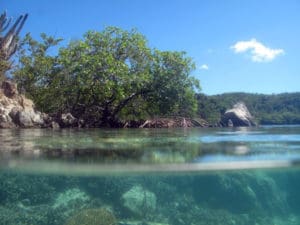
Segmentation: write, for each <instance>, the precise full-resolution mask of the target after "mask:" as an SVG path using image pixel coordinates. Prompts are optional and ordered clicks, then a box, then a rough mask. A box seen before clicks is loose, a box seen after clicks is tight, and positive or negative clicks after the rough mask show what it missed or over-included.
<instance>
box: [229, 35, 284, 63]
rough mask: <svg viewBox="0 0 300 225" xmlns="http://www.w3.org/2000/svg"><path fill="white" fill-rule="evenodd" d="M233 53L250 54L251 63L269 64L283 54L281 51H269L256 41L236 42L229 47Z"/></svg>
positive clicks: (269, 49)
mask: <svg viewBox="0 0 300 225" xmlns="http://www.w3.org/2000/svg"><path fill="white" fill-rule="evenodd" d="M230 48H231V49H233V50H234V52H235V53H243V52H250V54H251V59H252V61H253V62H270V61H272V60H273V59H275V58H276V57H277V56H279V55H281V54H283V53H284V50H283V49H271V48H268V47H267V46H265V45H263V44H262V43H261V42H258V41H257V40H256V39H254V38H253V39H251V40H250V41H238V42H237V43H235V44H234V45H233V46H231V47H230Z"/></svg>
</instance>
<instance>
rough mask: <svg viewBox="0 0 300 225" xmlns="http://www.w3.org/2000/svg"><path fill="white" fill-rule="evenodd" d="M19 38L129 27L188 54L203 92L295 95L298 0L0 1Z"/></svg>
mask: <svg viewBox="0 0 300 225" xmlns="http://www.w3.org/2000/svg"><path fill="white" fill-rule="evenodd" d="M0 9H2V11H3V10H6V11H7V14H8V15H9V16H11V17H13V18H14V19H16V18H17V17H18V16H19V15H20V14H23V13H28V14H29V17H28V20H27V21H26V24H25V26H24V27H23V30H22V33H21V36H24V35H25V34H26V33H27V32H30V33H31V34H32V36H33V37H34V38H39V34H40V33H42V32H44V33H46V34H48V35H52V36H55V37H57V38H58V37H62V38H64V40H65V42H64V43H65V44H67V43H68V42H69V41H70V40H74V39H75V40H76V39H80V38H82V35H83V34H84V33H85V32H86V31H88V30H97V31H101V30H103V29H104V28H105V27H107V26H117V27H120V28H123V29H126V30H129V29H132V28H136V29H137V30H138V31H139V32H140V33H142V34H143V35H145V37H146V38H147V40H148V43H149V46H150V47H152V48H157V49H159V50H167V51H185V52H186V53H187V55H188V56H190V57H192V59H193V60H194V62H195V64H196V67H197V68H196V70H195V71H193V72H192V75H193V76H195V77H196V78H198V79H199V80H200V83H201V87H202V91H201V92H202V93H205V94H209V95H212V94H221V93H225V92H250V93H265V94H275V93H282V92H299V91H300V13H299V12H300V1H299V0H284V1H283V0H251V1H250V0H244V1H241V0H206V1H205V0H107V1H104V0H85V1H83V0H43V1H38V0H0Z"/></svg>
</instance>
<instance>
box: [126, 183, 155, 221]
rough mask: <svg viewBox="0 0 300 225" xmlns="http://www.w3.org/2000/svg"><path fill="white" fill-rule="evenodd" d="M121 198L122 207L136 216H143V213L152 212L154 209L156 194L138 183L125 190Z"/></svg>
mask: <svg viewBox="0 0 300 225" xmlns="http://www.w3.org/2000/svg"><path fill="white" fill-rule="evenodd" d="M121 200H122V202H123V207H124V208H126V209H128V210H129V211H130V212H131V213H133V214H135V215H137V216H141V217H143V216H145V213H149V212H153V211H155V209H156V196H155V194H154V193H153V192H150V191H148V190H146V189H145V188H143V187H142V186H140V185H136V186H133V187H132V188H131V189H130V190H129V191H127V192H125V193H124V194H123V195H122V197H121Z"/></svg>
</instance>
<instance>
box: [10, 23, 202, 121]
mask: <svg viewBox="0 0 300 225" xmlns="http://www.w3.org/2000/svg"><path fill="white" fill-rule="evenodd" d="M60 41H61V39H54V38H53V37H48V36H47V35H45V34H42V41H41V42H37V41H35V40H33V39H32V38H31V37H30V35H27V36H26V38H25V39H24V41H23V48H22V51H20V65H19V68H17V69H16V70H15V72H14V77H15V80H16V81H17V82H18V84H19V87H20V88H22V89H24V90H26V94H27V95H28V96H29V97H30V98H32V99H33V100H34V102H35V103H36V105H37V106H38V108H39V110H42V111H44V112H48V113H53V112H71V113H72V114H73V115H74V116H76V117H77V118H82V119H84V120H85V121H88V123H89V124H91V125H94V126H99V125H102V126H115V125H116V124H118V123H120V122H121V121H125V120H130V119H135V120H136V119H143V118H146V117H149V116H153V115H183V116H187V115H193V114H194V113H195V112H196V110H197V102H196V100H195V98H194V94H195V90H196V89H199V88H200V86H199V83H198V81H197V80H195V79H193V78H192V77H190V76H189V75H190V72H191V71H192V70H193V69H194V64H193V62H192V60H191V58H189V57H187V56H186V54H185V53H184V52H168V51H164V52H162V51H159V50H152V49H150V48H149V47H148V46H147V41H146V39H145V37H144V36H142V35H141V34H140V33H138V32H137V31H135V30H131V31H124V30H121V29H119V28H115V27H108V28H106V29H105V30H104V31H102V32H95V31H89V32H87V33H86V34H85V35H84V37H83V39H82V40H77V41H72V42H70V43H69V45H68V46H67V47H64V48H60V49H59V52H58V54H57V55H54V56H53V55H50V54H49V53H48V50H49V48H50V47H53V46H56V45H57V44H58V43H59V42H60Z"/></svg>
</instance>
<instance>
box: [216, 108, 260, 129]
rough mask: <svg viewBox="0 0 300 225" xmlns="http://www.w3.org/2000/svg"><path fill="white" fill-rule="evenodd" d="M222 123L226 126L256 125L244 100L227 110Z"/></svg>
mask: <svg viewBox="0 0 300 225" xmlns="http://www.w3.org/2000/svg"><path fill="white" fill-rule="evenodd" d="M220 123H221V125H222V126H225V127H250V126H256V123H255V122H254V119H253V117H252V115H251V114H250V112H249V110H248V109H247V107H246V105H245V103H243V102H238V103H236V104H235V105H234V106H233V108H232V109H229V110H227V111H226V112H225V114H224V115H223V117H222V119H221V122H220Z"/></svg>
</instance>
